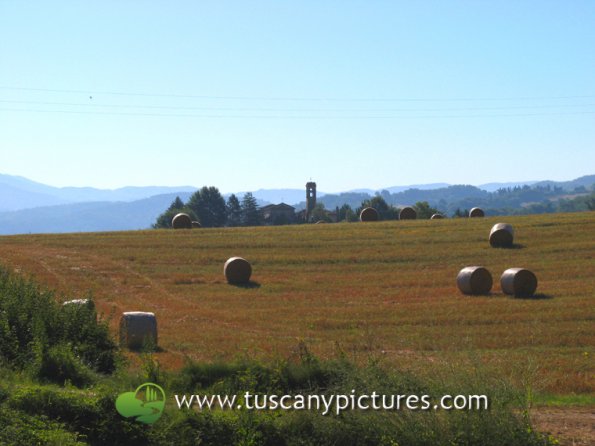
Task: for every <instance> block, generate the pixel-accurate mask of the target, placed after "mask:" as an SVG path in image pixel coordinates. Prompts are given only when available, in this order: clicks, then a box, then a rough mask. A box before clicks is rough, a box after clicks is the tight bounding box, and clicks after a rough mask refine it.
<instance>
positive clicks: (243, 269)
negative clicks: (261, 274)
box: [223, 257, 252, 284]
mask: <svg viewBox="0 0 595 446" xmlns="http://www.w3.org/2000/svg"><path fill="white" fill-rule="evenodd" d="M223 274H225V278H226V279H227V282H229V283H232V284H246V283H248V282H249V281H250V276H251V275H252V266H250V263H248V261H247V260H246V259H243V258H242V257H230V258H229V259H227V262H225V265H223Z"/></svg>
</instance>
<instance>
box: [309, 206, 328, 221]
mask: <svg viewBox="0 0 595 446" xmlns="http://www.w3.org/2000/svg"><path fill="white" fill-rule="evenodd" d="M321 220H322V221H326V222H327V223H330V222H331V221H332V220H331V218H330V217H329V215H328V212H327V210H326V208H325V207H324V204H322V203H316V206H314V209H312V212H311V213H310V222H313V223H316V222H317V221H321Z"/></svg>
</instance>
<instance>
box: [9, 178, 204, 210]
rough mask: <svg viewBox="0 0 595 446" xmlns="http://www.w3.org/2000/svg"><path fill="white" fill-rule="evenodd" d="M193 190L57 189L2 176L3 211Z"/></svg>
mask: <svg viewBox="0 0 595 446" xmlns="http://www.w3.org/2000/svg"><path fill="white" fill-rule="evenodd" d="M195 190H196V187H192V186H175V187H171V186H146V187H135V186H128V187H122V188H119V189H96V188H93V187H54V186H48V185H46V184H42V183H38V182H36V181H32V180H29V179H27V178H24V177H20V176H13V175H5V174H0V197H1V199H0V211H16V210H20V209H30V208H35V207H40V206H52V205H58V204H69V203H83V202H99V201H106V202H116V201H134V200H140V199H143V198H148V197H152V196H155V195H161V194H167V193H177V192H193V191H195Z"/></svg>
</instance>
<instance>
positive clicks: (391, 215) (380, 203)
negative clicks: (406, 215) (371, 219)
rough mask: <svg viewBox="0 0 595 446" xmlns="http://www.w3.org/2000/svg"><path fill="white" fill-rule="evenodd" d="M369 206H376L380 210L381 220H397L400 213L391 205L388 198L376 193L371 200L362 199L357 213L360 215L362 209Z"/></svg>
mask: <svg viewBox="0 0 595 446" xmlns="http://www.w3.org/2000/svg"><path fill="white" fill-rule="evenodd" d="M368 207H369V208H374V209H376V210H377V211H378V217H379V218H380V220H396V218H397V216H398V215H399V214H398V212H397V209H395V208H394V207H392V206H389V205H388V203H387V202H386V200H385V199H384V198H382V196H380V195H376V196H374V197H372V198H371V199H369V200H364V201H362V204H361V206H360V207H359V208H357V209H356V211H355V213H356V215H357V216H358V217H359V214H360V213H361V211H362V209H364V208H368Z"/></svg>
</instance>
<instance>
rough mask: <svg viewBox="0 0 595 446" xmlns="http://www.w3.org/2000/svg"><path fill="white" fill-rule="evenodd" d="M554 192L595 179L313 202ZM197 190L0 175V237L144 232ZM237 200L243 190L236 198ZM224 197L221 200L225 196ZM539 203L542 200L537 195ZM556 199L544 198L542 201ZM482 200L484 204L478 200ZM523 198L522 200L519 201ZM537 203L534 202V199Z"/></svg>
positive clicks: (467, 199) (298, 195)
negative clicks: (524, 188)
mask: <svg viewBox="0 0 595 446" xmlns="http://www.w3.org/2000/svg"><path fill="white" fill-rule="evenodd" d="M529 184H531V185H533V186H535V187H536V186H543V187H547V186H549V187H551V188H559V190H560V193H559V194H558V195H560V196H562V195H565V194H572V192H573V191H574V192H576V188H580V187H583V188H586V189H585V191H583V192H585V193H586V192H588V191H591V190H593V189H592V188H593V185H594V184H595V175H589V176H584V177H581V178H577V179H575V180H572V181H563V182H554V181H540V182H536V181H528V182H514V183H488V184H484V185H482V186H480V187H475V186H462V185H455V186H451V185H448V184H446V183H434V184H426V185H423V184H422V185H415V186H393V187H387V188H384V189H382V190H381V191H374V190H372V189H356V190H353V191H349V192H342V193H337V194H328V193H327V194H325V193H324V192H320V191H319V192H318V194H317V195H318V198H319V201H320V202H321V203H323V204H324V205H325V206H326V207H327V209H334V208H335V207H337V206H341V205H342V204H344V203H347V204H349V205H350V206H352V207H353V208H356V207H357V206H359V205H360V203H361V202H362V201H363V200H365V199H368V198H370V197H371V196H373V195H374V194H375V193H381V194H382V195H383V196H384V197H386V199H387V202H388V203H389V204H392V205H405V204H413V203H415V202H416V201H428V202H430V204H431V205H438V206H440V205H441V206H442V208H443V209H444V210H445V211H448V212H452V210H453V207H455V206H457V207H462V208H465V207H470V206H473V203H476V202H480V201H481V202H482V203H491V201H490V200H492V199H493V196H492V194H491V193H492V192H493V191H495V190H498V189H500V188H511V189H512V188H514V187H517V186H521V185H529ZM195 190H196V188H195V187H192V186H181V187H160V186H150V187H124V188H119V189H114V190H105V189H95V188H91V187H64V188H58V187H53V186H48V185H44V184H42V183H38V182H35V181H31V180H28V179H26V178H23V177H15V176H10V175H2V174H0V234H3V235H5V234H19V233H47V232H86V231H115V230H134V229H146V228H149V227H151V225H152V224H153V223H154V222H155V220H156V218H157V216H158V215H159V214H161V213H162V212H163V211H164V210H165V209H166V208H167V207H168V206H169V205H170V203H171V202H172V201H173V200H174V198H175V197H176V196H179V197H180V198H181V199H182V200H183V201H187V200H188V198H189V197H190V195H191V194H192V193H193V192H194V191H195ZM253 194H254V196H255V197H256V198H257V202H258V204H259V205H261V206H262V205H264V204H267V203H280V202H285V203H287V204H291V205H293V206H295V207H296V208H297V209H300V208H303V207H304V204H305V203H304V198H305V190H304V189H260V190H257V191H254V192H253ZM236 195H237V196H238V197H239V198H240V199H241V197H242V195H243V192H239V193H237V194H236ZM228 196H229V194H225V195H224V197H226V198H227V197H228ZM541 199H543V197H541ZM552 199H556V196H552V197H547V200H552ZM482 200H483V201H482ZM523 200H525V201H523ZM526 201H527V200H526V199H525V198H523V197H521V198H518V199H516V200H510V201H507V202H506V206H505V207H508V208H518V207H521V206H524V202H526ZM536 201H539V200H536Z"/></svg>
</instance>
